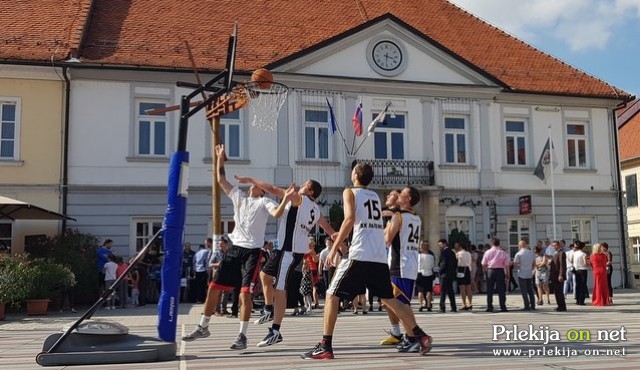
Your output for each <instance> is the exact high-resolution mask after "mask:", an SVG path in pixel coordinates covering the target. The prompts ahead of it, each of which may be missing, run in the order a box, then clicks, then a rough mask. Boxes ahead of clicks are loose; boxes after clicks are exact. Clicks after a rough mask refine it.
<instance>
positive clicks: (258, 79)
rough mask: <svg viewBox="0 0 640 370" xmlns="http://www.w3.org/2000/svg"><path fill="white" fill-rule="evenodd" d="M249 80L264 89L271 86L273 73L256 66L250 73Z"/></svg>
mask: <svg viewBox="0 0 640 370" xmlns="http://www.w3.org/2000/svg"><path fill="white" fill-rule="evenodd" d="M251 81H253V82H255V83H256V84H257V85H258V87H259V88H261V89H265V90H266V89H268V88H270V87H271V83H272V82H273V75H272V74H271V72H269V70H267V69H264V68H258V69H256V70H255V71H254V72H253V74H252V75H251Z"/></svg>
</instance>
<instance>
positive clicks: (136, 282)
mask: <svg viewBox="0 0 640 370" xmlns="http://www.w3.org/2000/svg"><path fill="white" fill-rule="evenodd" d="M129 263H131V261H129ZM139 298H140V271H139V269H138V268H137V266H136V267H134V268H133V269H131V305H132V306H133V307H138V306H139V305H140V300H139Z"/></svg>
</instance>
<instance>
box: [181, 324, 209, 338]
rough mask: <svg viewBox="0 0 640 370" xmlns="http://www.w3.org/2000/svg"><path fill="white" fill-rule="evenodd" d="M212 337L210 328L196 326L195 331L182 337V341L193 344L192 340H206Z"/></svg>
mask: <svg viewBox="0 0 640 370" xmlns="http://www.w3.org/2000/svg"><path fill="white" fill-rule="evenodd" d="M210 335H211V332H210V331H209V328H208V327H206V328H203V327H202V326H200V325H198V326H196V328H195V330H194V331H192V332H191V333H189V334H187V335H185V336H184V337H182V340H183V341H185V342H191V341H192V340H196V339H199V338H206V337H208V336H210Z"/></svg>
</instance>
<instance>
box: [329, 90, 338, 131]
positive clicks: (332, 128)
mask: <svg viewBox="0 0 640 370" xmlns="http://www.w3.org/2000/svg"><path fill="white" fill-rule="evenodd" d="M327 105H328V106H329V133H330V134H331V135H333V134H335V133H336V131H337V130H338V126H336V116H335V114H333V107H331V103H329V99H328V98H327Z"/></svg>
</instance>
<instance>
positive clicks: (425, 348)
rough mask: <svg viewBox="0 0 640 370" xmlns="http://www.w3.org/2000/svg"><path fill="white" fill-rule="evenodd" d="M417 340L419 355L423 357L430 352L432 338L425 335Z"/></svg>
mask: <svg viewBox="0 0 640 370" xmlns="http://www.w3.org/2000/svg"><path fill="white" fill-rule="evenodd" d="M417 339H418V340H419V341H420V355H421V356H424V355H426V354H427V353H429V351H431V347H432V345H431V343H432V342H433V338H431V336H430V335H427V334H425V335H424V336H422V337H418V338H417Z"/></svg>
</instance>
